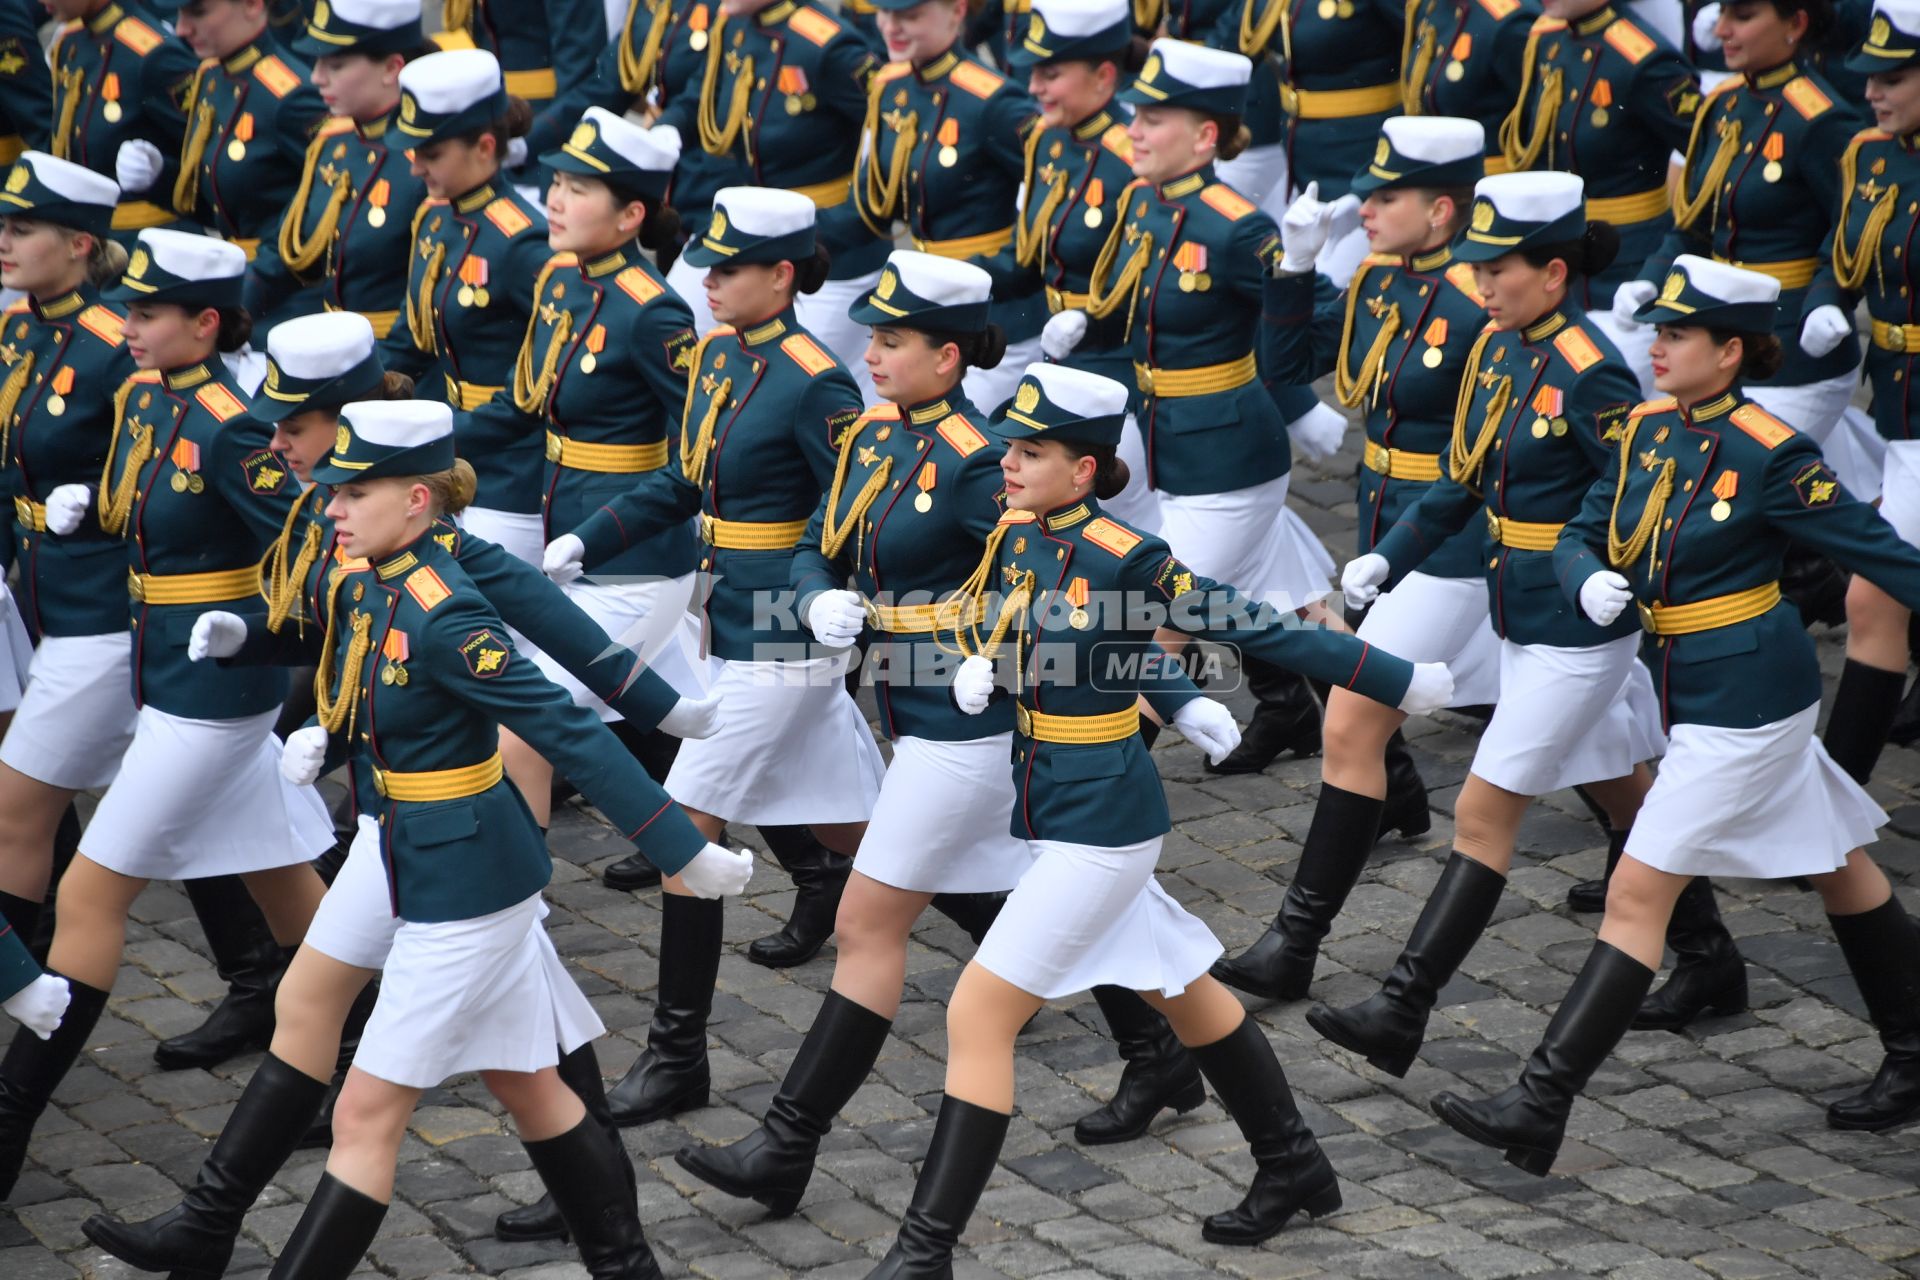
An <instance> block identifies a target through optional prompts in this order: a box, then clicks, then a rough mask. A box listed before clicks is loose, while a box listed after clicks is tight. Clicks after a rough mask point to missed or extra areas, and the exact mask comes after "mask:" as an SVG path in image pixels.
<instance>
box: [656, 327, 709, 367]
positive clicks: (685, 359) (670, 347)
mask: <svg viewBox="0 0 1920 1280" xmlns="http://www.w3.org/2000/svg"><path fill="white" fill-rule="evenodd" d="M660 345H661V346H663V347H665V348H666V349H667V363H668V364H669V365H671V366H672V367H673V368H675V369H678V370H679V371H680V372H682V373H686V374H691V373H692V372H693V353H694V350H695V349H696V348H697V347H698V346H699V345H700V340H699V339H698V338H696V337H694V336H693V330H691V329H682V330H680V331H679V332H678V333H675V334H674V335H673V336H672V337H670V338H668V339H667V340H666V341H665V342H663V343H661V344H660Z"/></svg>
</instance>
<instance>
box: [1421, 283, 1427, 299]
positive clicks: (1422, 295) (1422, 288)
mask: <svg viewBox="0 0 1920 1280" xmlns="http://www.w3.org/2000/svg"><path fill="white" fill-rule="evenodd" d="M1420 296H1421V297H1423V298H1424V297H1426V296H1427V286H1426V285H1424V284H1423V285H1421V286H1420Z"/></svg>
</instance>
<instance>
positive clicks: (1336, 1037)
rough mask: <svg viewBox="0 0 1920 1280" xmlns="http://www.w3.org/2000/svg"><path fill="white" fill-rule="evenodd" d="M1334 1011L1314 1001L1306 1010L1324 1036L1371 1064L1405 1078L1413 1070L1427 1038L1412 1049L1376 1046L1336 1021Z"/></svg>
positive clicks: (1308, 1022)
mask: <svg viewBox="0 0 1920 1280" xmlns="http://www.w3.org/2000/svg"><path fill="white" fill-rule="evenodd" d="M1332 1013H1333V1011H1332V1010H1331V1009H1328V1008H1327V1007H1326V1006H1325V1005H1315V1006H1314V1007H1313V1008H1311V1009H1309V1010H1307V1025H1308V1026H1310V1027H1312V1028H1313V1029H1314V1030H1315V1031H1318V1032H1319V1033H1320V1035H1321V1037H1322V1038H1323V1039H1327V1040H1331V1041H1333V1043H1335V1044H1337V1045H1339V1046H1340V1047H1341V1048H1342V1049H1345V1050H1346V1051H1347V1052H1349V1053H1357V1054H1359V1055H1360V1056H1361V1057H1363V1058H1365V1059H1366V1060H1367V1065H1368V1066H1370V1067H1373V1068H1374V1069H1375V1070H1377V1071H1384V1072H1386V1073H1387V1074H1388V1075H1390V1076H1392V1077H1393V1078H1394V1079H1396V1080H1403V1079H1405V1078H1406V1075H1407V1072H1409V1071H1411V1070H1413V1064H1414V1061H1415V1059H1417V1058H1419V1056H1420V1047H1421V1045H1424V1044H1425V1043H1426V1041H1425V1040H1424V1039H1422V1040H1421V1041H1420V1043H1419V1044H1416V1045H1414V1046H1413V1047H1412V1048H1411V1049H1406V1050H1388V1049H1376V1048H1374V1047H1373V1046H1372V1045H1370V1044H1368V1043H1367V1042H1366V1041H1364V1040H1362V1039H1360V1037H1358V1036H1356V1035H1354V1034H1352V1033H1351V1032H1349V1031H1348V1030H1347V1028H1346V1027H1345V1025H1343V1024H1342V1023H1339V1022H1336V1021H1334V1020H1333V1018H1332V1016H1331V1015H1332ZM1316 1015H1318V1016H1316Z"/></svg>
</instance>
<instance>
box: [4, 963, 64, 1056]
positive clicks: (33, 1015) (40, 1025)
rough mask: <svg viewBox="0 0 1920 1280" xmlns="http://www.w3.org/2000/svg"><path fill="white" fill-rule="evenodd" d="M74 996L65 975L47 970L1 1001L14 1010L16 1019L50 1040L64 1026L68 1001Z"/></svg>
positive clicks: (11, 1012)
mask: <svg viewBox="0 0 1920 1280" xmlns="http://www.w3.org/2000/svg"><path fill="white" fill-rule="evenodd" d="M72 999H73V989H72V988H71V987H69V986H68V985H67V980H66V979H65V978H62V977H59V976H57V975H55V974H51V973H43V974H41V975H40V976H39V977H37V978H35V979H34V980H33V981H32V982H29V983H28V984H27V985H26V986H24V987H22V988H20V990H18V991H16V992H14V993H13V994H12V995H10V996H8V997H7V998H6V999H5V1000H3V1001H0V1009H5V1010H6V1011H7V1012H8V1013H10V1014H12V1015H13V1020H14V1021H15V1022H17V1023H19V1024H20V1025H21V1026H23V1027H25V1028H26V1029H27V1030H29V1031H31V1032H33V1034H35V1035H37V1036H39V1037H40V1038H41V1039H42V1040H49V1039H52V1038H53V1033H54V1032H55V1031H58V1030H59V1029H60V1019H61V1018H63V1017H65V1016H66V1012H67V1004H68V1002H69V1001H71V1000H72Z"/></svg>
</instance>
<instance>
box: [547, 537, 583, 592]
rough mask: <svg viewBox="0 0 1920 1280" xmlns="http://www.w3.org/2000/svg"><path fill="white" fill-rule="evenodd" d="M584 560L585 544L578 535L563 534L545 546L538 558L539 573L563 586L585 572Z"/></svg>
mask: <svg viewBox="0 0 1920 1280" xmlns="http://www.w3.org/2000/svg"><path fill="white" fill-rule="evenodd" d="M586 558H587V544H586V543H584V542H582V541H580V537H579V535H578V534H572V533H563V534H561V535H560V536H559V537H557V538H555V539H554V540H553V541H552V542H549V543H548V544H547V549H546V552H545V553H544V554H543V555H541V557H540V571H541V572H542V573H544V574H546V575H547V576H548V577H549V578H552V579H553V580H554V581H555V582H558V583H561V584H563V585H564V584H566V583H569V582H572V581H573V580H574V579H575V578H578V577H579V576H580V575H581V574H582V573H584V572H585V571H586V570H585V562H586Z"/></svg>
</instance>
